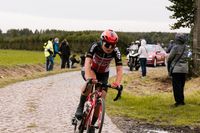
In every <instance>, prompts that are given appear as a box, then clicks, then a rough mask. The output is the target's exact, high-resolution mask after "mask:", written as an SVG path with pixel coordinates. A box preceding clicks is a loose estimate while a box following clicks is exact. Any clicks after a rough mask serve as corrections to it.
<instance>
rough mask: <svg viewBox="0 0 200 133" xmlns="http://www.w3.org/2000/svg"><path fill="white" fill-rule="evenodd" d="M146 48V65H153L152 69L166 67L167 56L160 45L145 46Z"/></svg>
mask: <svg viewBox="0 0 200 133" xmlns="http://www.w3.org/2000/svg"><path fill="white" fill-rule="evenodd" d="M146 48H147V52H148V58H147V65H153V66H154V67H156V66H157V65H163V66H165V65H166V55H167V54H166V52H165V50H164V49H163V48H162V47H161V46H160V45H156V44H147V45H146Z"/></svg>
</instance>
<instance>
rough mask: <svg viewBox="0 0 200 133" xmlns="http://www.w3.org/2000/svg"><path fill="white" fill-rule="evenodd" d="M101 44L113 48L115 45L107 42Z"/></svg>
mask: <svg viewBox="0 0 200 133" xmlns="http://www.w3.org/2000/svg"><path fill="white" fill-rule="evenodd" d="M103 44H104V46H105V47H106V48H107V49H114V48H115V47H116V44H110V43H107V42H104V43H103Z"/></svg>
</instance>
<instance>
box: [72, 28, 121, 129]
mask: <svg viewBox="0 0 200 133" xmlns="http://www.w3.org/2000/svg"><path fill="white" fill-rule="evenodd" d="M117 42H118V35H117V34H116V33H115V32H114V31H113V30H110V29H109V30H105V31H104V32H103V33H102V34H101V37H100V41H99V42H95V43H93V44H92V46H91V47H90V49H89V51H88V53H87V55H86V59H85V79H86V80H88V79H92V80H93V81H94V80H96V81H98V82H101V83H103V84H107V83H108V78H109V65H110V62H111V61H112V59H113V58H114V59H115V65H116V74H117V76H116V79H115V82H113V83H112V84H111V86H112V87H119V86H120V84H121V80H122V73H123V72H122V59H121V53H120V51H119V49H118V47H116V44H117ZM90 92H91V88H90V87H88V88H87V89H86V86H84V87H83V88H82V93H81V96H80V102H79V105H78V107H77V110H76V113H75V117H76V118H77V119H79V120H80V119H81V118H82V115H83V108H84V103H85V101H86V98H87V96H88V94H89V93H90ZM106 92H107V88H105V91H103V92H102V94H103V95H102V97H103V98H105V97H106ZM97 119H98V113H96V112H95V114H94V117H93V120H92V125H94V124H95V122H96V120H97ZM91 132H94V128H93V129H91Z"/></svg>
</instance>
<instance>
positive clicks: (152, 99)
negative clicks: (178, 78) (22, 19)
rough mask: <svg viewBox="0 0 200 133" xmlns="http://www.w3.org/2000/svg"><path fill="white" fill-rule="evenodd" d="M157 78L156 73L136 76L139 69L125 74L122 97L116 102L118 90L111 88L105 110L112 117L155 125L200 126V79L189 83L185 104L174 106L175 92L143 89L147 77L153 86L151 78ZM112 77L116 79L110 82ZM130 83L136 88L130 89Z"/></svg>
mask: <svg viewBox="0 0 200 133" xmlns="http://www.w3.org/2000/svg"><path fill="white" fill-rule="evenodd" d="M154 71H155V70H154ZM149 75H150V71H149ZM155 77H157V76H156V75H153V76H152V77H151V76H149V77H147V79H146V80H142V79H138V78H137V72H135V74H134V73H132V74H124V76H123V83H122V84H123V85H124V91H123V94H122V98H121V99H120V100H119V101H117V102H114V101H113V99H114V97H115V95H116V93H117V92H116V91H115V90H109V91H108V94H107V97H106V112H107V113H108V114H109V115H110V116H118V117H128V118H132V119H134V120H138V121H143V122H147V123H152V124H155V125H163V126H165V125H170V126H171V125H172V126H194V127H196V126H198V127H199V126H200V115H199V114H200V100H199V97H200V87H199V83H198V82H197V81H199V78H198V79H193V80H191V81H188V82H187V83H186V86H185V102H186V105H185V106H180V107H176V108H175V107H173V106H172V105H173V103H174V97H173V92H156V93H154V92H153V91H150V92H151V93H146V92H148V91H149V89H150V88H151V87H152V86H151V87H150V86H149V88H147V87H145V88H144V86H143V85H144V82H147V80H148V82H149V83H147V84H149V85H150V82H155V81H154V80H152V78H155ZM163 77H164V76H163ZM160 78H162V76H160ZM113 79H114V78H111V79H110V81H112V80H113ZM133 81H135V82H133ZM138 82H139V83H138ZM157 82H158V81H157ZM136 83H137V84H136ZM152 85H153V87H156V84H155V85H154V84H152ZM131 86H132V87H133V88H130V87H131ZM136 86H137V87H136ZM170 86H171V85H170ZM128 87H129V88H128ZM134 87H135V88H134ZM130 89H131V91H130ZM136 89H138V90H141V91H142V92H143V93H137V92H138V91H134V90H136ZM141 94H142V95H141Z"/></svg>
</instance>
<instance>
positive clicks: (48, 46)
mask: <svg viewBox="0 0 200 133" xmlns="http://www.w3.org/2000/svg"><path fill="white" fill-rule="evenodd" d="M43 47H44V55H45V57H46V71H51V70H53V64H54V61H53V53H54V50H53V38H50V39H49V40H48V42H47V43H44V46H43Z"/></svg>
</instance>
